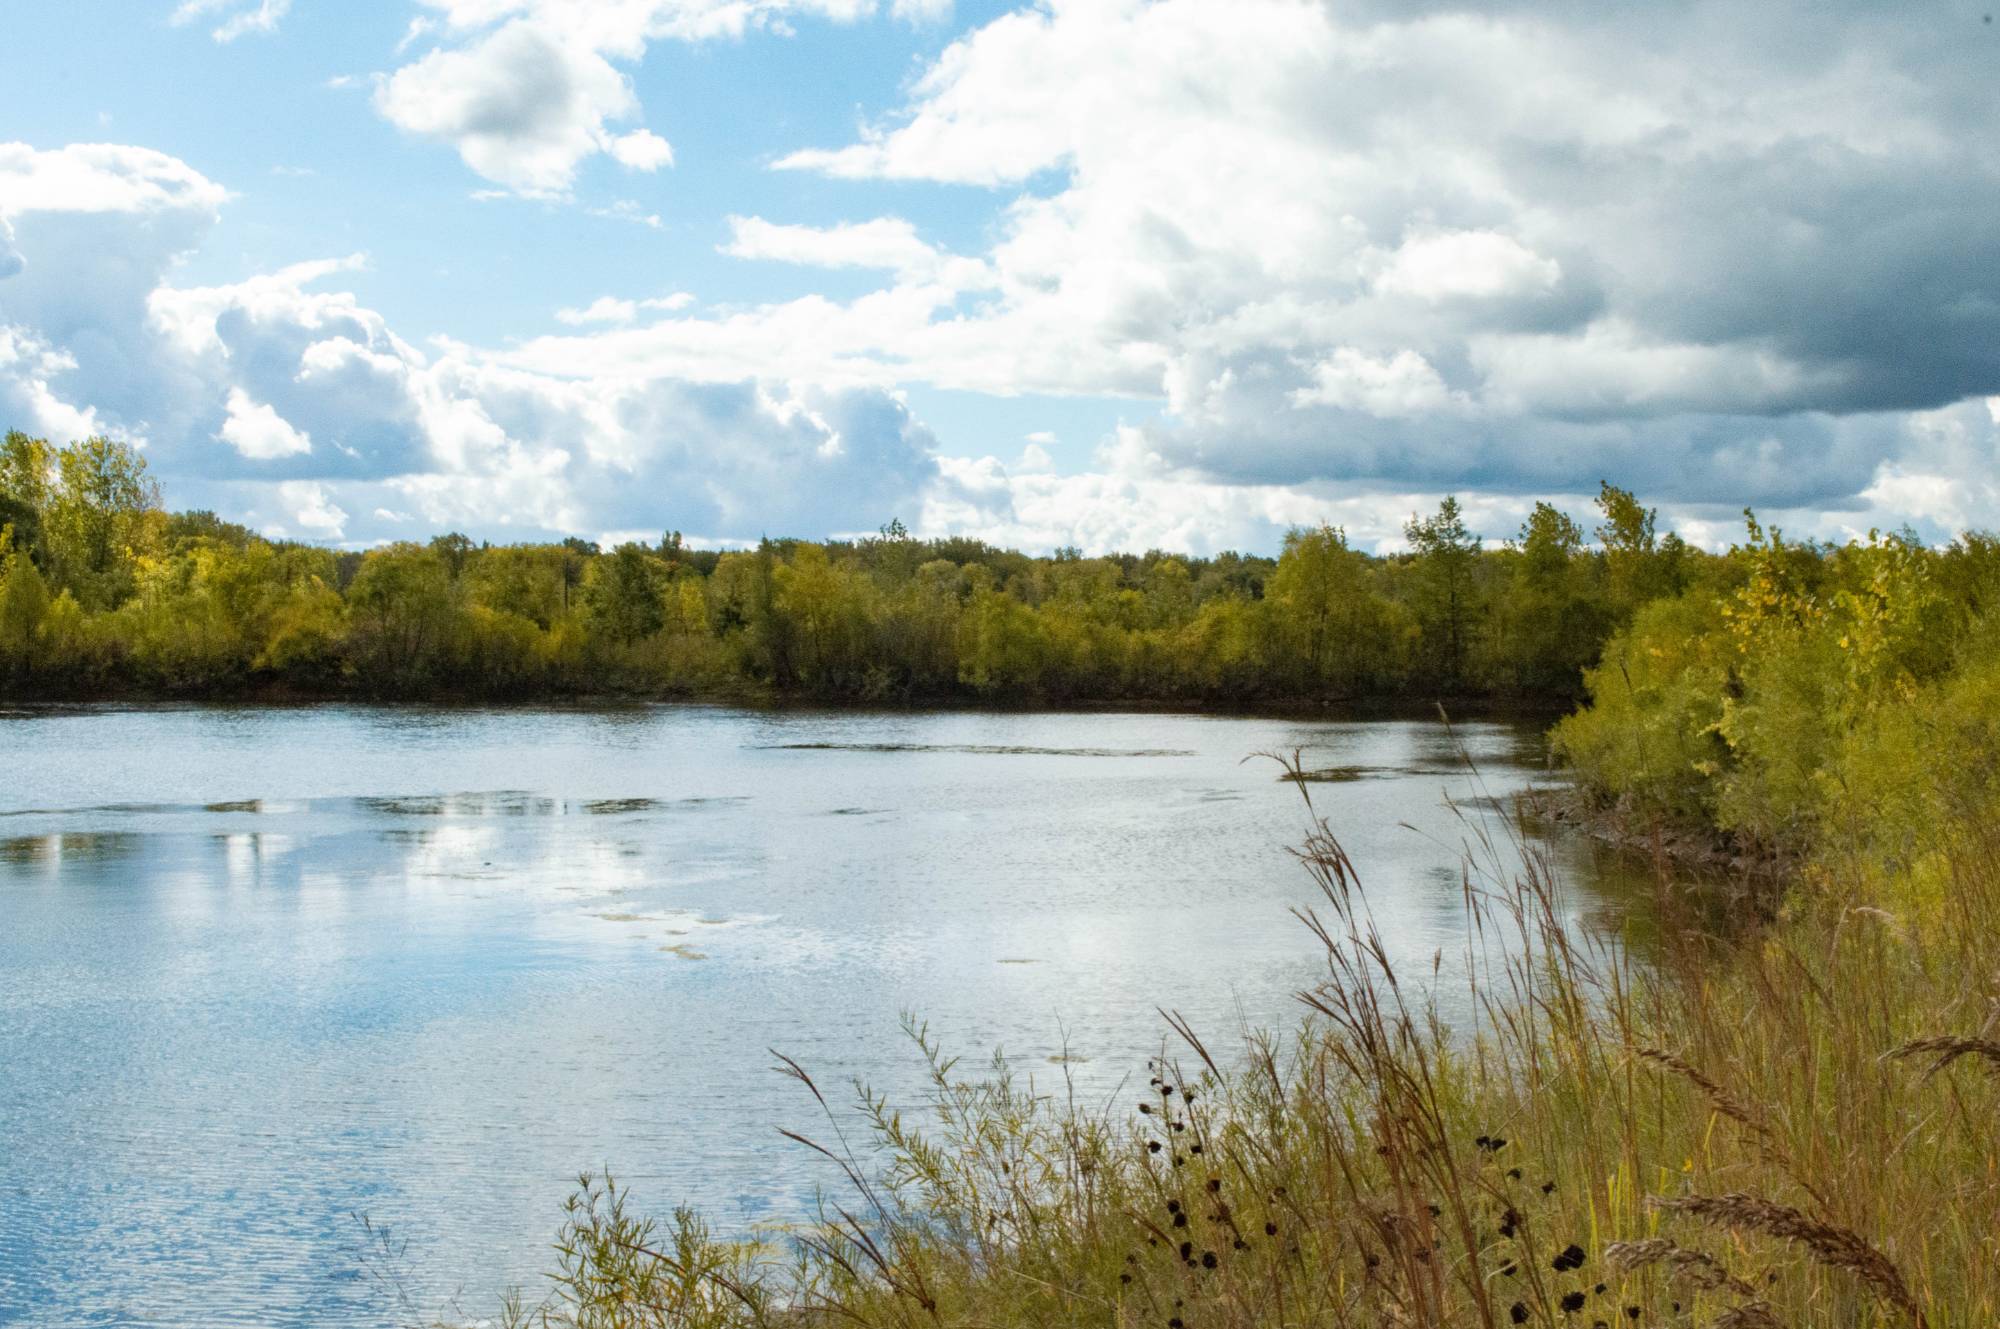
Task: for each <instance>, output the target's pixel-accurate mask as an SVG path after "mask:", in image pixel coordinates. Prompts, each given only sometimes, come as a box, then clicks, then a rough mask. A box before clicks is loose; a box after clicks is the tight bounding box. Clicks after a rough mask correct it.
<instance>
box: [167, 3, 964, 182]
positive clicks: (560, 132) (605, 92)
mask: <svg viewBox="0 0 2000 1329" xmlns="http://www.w3.org/2000/svg"><path fill="white" fill-rule="evenodd" d="M188 2H189V5H190V6H203V7H214V6H219V5H224V4H229V3H232V2H233V0H188ZM286 3H288V0H264V5H265V7H270V6H272V5H274V4H275V5H276V6H277V8H278V11H279V13H282V12H283V8H284V5H285V4H286ZM423 3H424V4H425V6H426V7H427V8H428V9H429V10H430V11H432V12H431V13H429V14H426V15H422V16H419V17H418V18H417V19H415V20H413V21H412V23H411V24H410V26H409V29H408V30H407V32H406V33H405V35H404V38H403V41H402V43H401V45H399V46H398V48H397V50H398V54H401V53H402V52H403V51H404V50H405V49H406V48H409V47H411V46H413V45H416V44H417V43H419V42H423V41H426V40H429V41H432V42H433V43H434V44H433V45H432V47H431V49H430V50H429V51H428V52H426V53H425V54H424V55H422V56H420V57H419V58H417V59H416V60H414V61H412V62H411V63H409V64H406V65H403V66H401V67H400V68H398V69H396V70H394V71H393V72H391V73H389V74H387V75H385V76H383V77H381V78H380V79H378V80H377V83H376V88H375V108H376V110H377V111H378V112H379V113H380V114H381V115H382V116H383V117H384V118H385V119H387V120H388V121H389V122H390V123H391V124H394V125H395V126H397V127H398V128H399V129H402V130H404V131H406V132H408V133H411V134H416V135H418V136H420V137H424V138H430V139H435V140H437V141H439V142H443V143H448V144H450V145H451V146H453V147H455V148H456V149H457V150H458V154H459V156H460V157H461V158H463V159H464V161H465V164H466V165H467V166H469V167H471V168H472V169H473V170H474V171H475V172H477V173H478V174H479V175H481V176H483V177H484V178H486V179H487V180H490V181H492V182H494V183H495V184H497V185H500V186H502V187H503V188H504V189H507V190H510V191H512V192H515V193H518V194H523V195H527V196H529V197H539V198H552V197H561V196H564V195H566V194H567V193H568V192H569V190H570V187H571V185H572V184H573V183H574V181H575V179H576V173H577V171H578V169H579V168H580V166H581V165H582V164H583V162H584V161H585V160H586V159H587V158H590V157H592V156H595V155H598V154H604V155H607V156H609V157H611V158H612V159H613V160H614V161H616V162H618V163H619V164H620V165H622V166H624V167H625V168H626V169H628V170H633V171H658V170H660V169H662V168H664V167H667V166H671V165H673V161H674V152H673V148H672V146H671V145H670V144H669V143H668V141H667V140H666V139H665V138H662V137H661V136H660V135H659V134H657V133H654V132H653V131H652V130H650V129H644V128H635V129H631V130H626V131H623V132H620V131H618V130H615V129H613V128H612V126H614V125H619V124H623V123H626V122H628V121H631V120H634V119H636V118H637V117H638V115H639V113H640V106H639V102H638V98H637V96H636V95H635V94H634V92H633V90H632V84H631V80H630V79H629V78H628V77H627V76H626V74H625V73H624V72H623V70H622V69H621V68H620V67H619V66H620V65H625V64H630V63H633V62H636V61H638V60H640V59H641V58H642V57H643V56H644V55H645V53H646V48H647V47H648V46H649V45H650V44H652V43H654V42H658V41H685V42H695V41H706V40H715V39H724V38H735V37H741V36H743V35H744V34H745V33H746V32H748V31H751V30H755V29H766V30H779V29H781V28H782V27H783V25H784V24H785V21H786V19H787V17H788V16H793V15H813V16H818V17H822V18H827V19H831V20H835V21H839V22H853V21H855V20H857V19H860V18H863V17H865V16H867V15H869V14H872V13H874V12H876V10H877V8H878V6H877V4H876V0H423ZM888 8H889V9H890V10H891V12H893V13H895V14H896V15H898V16H899V17H906V18H934V17H937V16H938V15H939V14H941V13H943V12H948V10H949V4H948V2H947V3H943V4H940V3H938V2H937V0H893V3H892V4H891V5H889V6H888ZM274 21H275V20H274ZM218 36H220V34H219V33H218Z"/></svg>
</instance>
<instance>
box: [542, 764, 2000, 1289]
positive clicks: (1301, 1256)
mask: <svg viewBox="0 0 2000 1329" xmlns="http://www.w3.org/2000/svg"><path fill="white" fill-rule="evenodd" d="M1300 790H1301V793H1302V794H1304V795H1305V796H1306V798H1307V802H1308V806H1310V800H1311V793H1310V789H1309V788H1308V786H1307V784H1306V783H1305V782H1303V781H1302V782H1301V783H1300ZM1312 824H1313V829H1312V831H1311V833H1310V834H1309V835H1308V836H1307V838H1306V839H1305V841H1304V843H1303V844H1302V845H1300V846H1299V848H1298V850H1297V855H1298V859H1299V862H1300V864H1301V867H1302V869H1303V870H1304V871H1305V873H1306V874H1307V875H1308V877H1309V879H1310V880H1311V882H1312V883H1313V885H1314V887H1315V888H1316V891H1317V899H1316V900H1315V903H1314V905H1313V907H1311V908H1309V909H1301V910H1299V911H1298V914H1299V918H1300V921H1301V923H1302V924H1303V926H1304V927H1305V928H1306V929H1307V930H1308V933H1309V935H1310V936H1311V937H1312V938H1313V940H1314V943H1315V944H1316V945H1318V946H1319V947H1320V948H1322V949H1323V951H1324V954H1325V962H1326V971H1325V975H1324V978H1323V980H1322V981H1321V982H1319V983H1318V984H1317V985H1316V986H1314V987H1313V988H1312V989H1311V990H1309V991H1306V992H1303V993H1301V994H1300V1000H1301V1002H1302V1003H1303V1005H1304V1007H1305V1008H1306V1012H1307V1015H1308V1018H1307V1019H1306V1020H1305V1021H1304V1022H1303V1024H1302V1027H1301V1028H1300V1029H1299V1030H1298V1031H1297V1032H1296V1033H1295V1034H1294V1035H1293V1036H1291V1037H1289V1038H1286V1039H1283V1040H1276V1039H1268V1038H1264V1039H1259V1038H1252V1039H1251V1040H1249V1042H1248V1043H1247V1045H1245V1046H1243V1047H1240V1048H1234V1049H1230V1050H1228V1051H1227V1053H1218V1052H1217V1051H1215V1050H1213V1049H1211V1048H1210V1047H1209V1046H1207V1045H1206V1044H1205V1043H1204V1041H1203V1039H1202V1037H1201V1034H1200V1031H1197V1030H1195V1029H1192V1028H1190V1027H1188V1026H1187V1025H1186V1024H1185V1023H1184V1022H1182V1021H1181V1020H1179V1019H1178V1017H1175V1016H1173V1015H1172V1014H1171V1013H1168V1014H1165V1015H1164V1016H1163V1018H1164V1019H1165V1020H1166V1022H1167V1025H1168V1028H1169V1030H1170V1032H1171V1034H1172V1037H1173V1039H1174V1040H1175V1042H1174V1046H1175V1047H1176V1048H1177V1049H1178V1055H1176V1056H1172V1057H1168V1058H1166V1059H1164V1060H1162V1061H1160V1062H1157V1063H1155V1064H1154V1065H1153V1066H1151V1067H1150V1072H1151V1074H1150V1079H1149V1082H1148V1085H1147V1087H1146V1089H1145V1090H1144V1091H1143V1092H1140V1093H1137V1094H1134V1095H1128V1096H1127V1101H1126V1102H1125V1103H1124V1104H1123V1105H1122V1106H1119V1107H1117V1108H1114V1109H1109V1110H1096V1109H1091V1108H1087V1107H1085V1106H1083V1105H1082V1104H1080V1103H1079V1102H1078V1101H1077V1100H1076V1099H1075V1097H1074V1096H1073V1095H1065V1094H1058V1095H1054V1096H1050V1095H1047V1094H1041V1093H1036V1092H1033V1091H1032V1090H1031V1089H1030V1088H1029V1087H1027V1086H1025V1085H1023V1084H1022V1083H1021V1082H1020V1081H1018V1080H1017V1079H1016V1078H1015V1077H1014V1075H1013V1074H1012V1072H1011V1071H1010V1070H1009V1068H1008V1067H1006V1066H1005V1065H1004V1064H995V1065H992V1066H989V1067H984V1068H981V1069H980V1070H979V1071H978V1072H977V1073H971V1072H968V1071H966V1070H964V1069H962V1068H961V1066H960V1064H959V1063H958V1062H956V1061H954V1060H953V1059H951V1058H950V1057H948V1056H947V1055H945V1053H944V1052H943V1051H942V1050H941V1049H940V1048H939V1047H938V1046H937V1045H936V1043H935V1041H934V1040H933V1039H932V1038H931V1036H930V1035H929V1034H928V1032H927V1031H926V1030H924V1029H923V1028H921V1027H920V1026H913V1027H912V1029H911V1031H910V1032H911V1035H912V1037H913V1039H914V1041H915V1043H916V1046H917V1048H918V1050H919V1055H921V1056H923V1057H924V1058H925V1059H926V1060H927V1062H928V1064H929V1067H930V1079H929V1089H928V1093H927V1095H926V1096H925V1100H924V1101H923V1102H921V1103H920V1104H917V1105H914V1106H913V1107H911V1108H910V1109H909V1110H907V1111H899V1110H897V1108H895V1107H894V1106H892V1105H891V1104H889V1103H887V1102H885V1101H883V1100H882V1099H880V1098H879V1097H877V1096H875V1095H873V1094H871V1093H869V1092H867V1091H866V1090H865V1089H863V1090H861V1091H860V1095H859V1101H858V1104H856V1105H853V1106H849V1105H846V1104H835V1103H834V1102H832V1101H830V1100H829V1099H828V1098H827V1097H826V1095H825V1093H824V1092H823V1090H822V1089H821V1087H820V1086H819V1085H817V1084H816V1083H815V1082H814V1080H813V1079H812V1077H811V1075H810V1074H809V1072H808V1071H807V1070H806V1069H805V1068H803V1067H800V1066H798V1065H796V1064H795V1063H792V1062H790V1061H786V1060H783V1059H781V1060H780V1068H781V1069H782V1070H784V1071H785V1073H786V1074H787V1075H788V1076H790V1077H791V1078H792V1079H793V1080H794V1081H796V1082H797V1084H798V1085H799V1086H800V1089H801V1092H802V1093H803V1094H804V1095H805V1098H804V1099H803V1100H802V1101H805V1102H810V1103H813V1104H816V1106H817V1108H818V1110H819V1111H820V1112H821V1113H822V1114H823V1121H822V1125H821V1127H820V1128H819V1129H818V1130H817V1131H815V1132H814V1133H812V1134H805V1133H800V1134H797V1135H794V1136H793V1139H794V1141H795V1142H796V1143H797V1145H798V1147H799V1149H800V1152H801V1155H802V1157H805V1158H816V1159H818V1160H819V1162H820V1163H821V1164H823V1165H824V1166H826V1167H828V1168H830V1169H831V1173H830V1175H831V1177H832V1178H833V1179H834V1182H835V1184H834V1186H833V1187H832V1189H830V1190H829V1191H828V1192H827V1194H826V1196H825V1198H824V1199H823V1201H822V1208H821V1213H820V1217H819V1221H818V1222H817V1223H815V1224H813V1225H810V1226H808V1227H806V1228H803V1229H801V1230H800V1231H799V1232H798V1233H797V1234H796V1236H795V1239H794V1240H792V1241H790V1242H788V1243H785V1244H783V1245H780V1246H769V1245H766V1246H758V1245H744V1244H737V1243H731V1242H726V1241H720V1240H717V1239H715V1238H714V1237H713V1236H712V1235H711V1234H710V1233H709V1231H708V1230H707V1229H706V1228H705V1226H704V1225H703V1223H702V1221H701V1219H700V1218H699V1216H698V1215H695V1214H693V1213H691V1212H688V1211H685V1210H683V1211H679V1212H677V1213H675V1214H674V1215H673V1216H672V1217H671V1218H670V1219H669V1220H667V1221H665V1222H663V1223H656V1222H654V1221H652V1220H649V1219H646V1218H643V1217H640V1216H638V1214H637V1213H636V1212H635V1211H634V1210H633V1209H632V1208H631V1207H630V1203H629V1197H628V1196H627V1194H626V1193H625V1192H624V1191H623V1190H621V1189H620V1188H619V1187H618V1186H617V1185H616V1183H615V1182H614V1181H613V1180H611V1179H610V1178H608V1177H586V1178H584V1179H582V1184H581V1186H580V1188H579V1190H578V1192H577V1194H576V1195H575V1196H574V1197H572V1199H571V1200H570V1202H569V1207H568V1210H567V1212H566V1218H565V1223H564V1226H563V1229H562V1233H561V1236H560V1238H559V1241H558V1245H557V1251H558V1261H559V1268H558V1270H557V1272H556V1275H555V1277H554V1279H553V1281H552V1283H551V1284H550V1286H549V1288H548V1290H547V1294H546V1296H545V1298H544V1299H543V1300H542V1301H541V1302H539V1303H537V1304H534V1305H523V1304H520V1303H518V1302H517V1303H514V1304H512V1305H510V1307H509V1311H508V1315H507V1317H506V1318H507V1320H508V1322H509V1323H511V1324H514V1325H520V1326H525V1325H536V1326H559V1327H564V1329H599V1327H600V1326H602V1327H606V1329H609V1327H611V1326H618V1327H620V1329H623V1327H625V1326H661V1327H666V1326H673V1327H676V1329H681V1327H685V1329H748V1327H751V1326H772V1327H773V1329H794V1327H800V1329H803V1327H806V1326H828V1327H829V1329H830V1327H831V1326H836V1325H844V1326H879V1327H880V1329H891V1327H895V1329H925V1327H930V1329H1013V1327H1016V1326H1018V1327H1020V1329H1028V1327H1029V1326H1035V1327H1037V1329H1039V1327H1041V1326H1093V1327H1103V1329H1125V1327H1126V1326H1134V1327H1136V1326H1148V1327H1153V1326H1157V1327H1159V1329H1198V1327H1199V1329H1211V1327H1212V1329H1253V1327H1254V1329H1280V1327H1284V1329H1291V1327H1293V1326H1297V1327H1299V1329H1306V1327H1309V1326H1310V1327H1314V1329H1317V1327H1320V1326H1325V1327H1327V1329H1336V1327H1344V1326H1354V1327H1355V1329H1360V1327H1361V1326H1371V1327H1372V1326H1461V1325H1465V1326H1509V1325H1517V1324H1527V1325H1536V1326H1543V1327H1544V1329H1557V1327H1559V1326H1560V1327H1562V1329H1569V1327H1570V1326H1577V1327H1578V1329H1596V1327H1598V1326H1612V1325H1635V1324H1636V1325H1650V1326H1665V1325H1674V1326H1681V1325H1686V1326H1696V1325H1700V1326H1717V1327H1718V1329H1726V1327H1729V1326H1735V1327H1736V1329H1765V1327H1768V1326H1814V1327H1818V1326H1853V1327H1856V1329H1862V1327H1866V1326H1876V1325H1883V1326H1888V1325H1917V1326H1929V1327H1930V1329H1948V1327H1955V1326H1989V1325H1993V1324H1996V1323H2000V1076H1996V1074H1995V1073H1994V1072H1995V1071H2000V1041H1996V1030H2000V1001H1996V993H2000V828H1996V827H1995V826H1994V824H1993V823H1992V821H1991V820H1988V819H1977V818H1966V819H1963V820H1961V821H1955V822H1953V823H1951V824H1941V825H1935V826H1929V827H1924V828H1921V832H1922V835H1923V838H1924V839H1925V841H1926V845H1925V853H1926V854H1927V855H1928V857H1927V860H1926V861H1927V863H1928V864H1929V869H1930V870H1931V871H1934V872H1938V873H1942V874H1943V876H1944V878H1945V879H1946V880H1948V881H1949V883H1950V888H1949V889H1948V890H1945V891H1942V892H1934V893H1932V894H1931V895H1930V896H1929V897H1927V898H1929V899H1931V900H1932V901H1934V902H1933V903H1931V904H1927V905H1926V907H1925V908H1924V909H1923V910H1922V911H1920V912H1919V911H1916V910H1914V909H1904V910H1903V911H1902V912H1898V910H1897V909H1896V908H1892V907H1890V903H1891V902H1893V901H1896V900H1898V899H1900V898H1901V897H1899V896H1898V895H1897V894H1895V893H1894V892H1893V891H1892V890H1890V889H1888V885H1893V883H1889V884H1888V885H1885V883H1884V882H1883V880H1882V879H1881V877H1880V875H1879V874H1878V873H1874V872H1871V871H1868V870H1864V869H1863V868H1862V867H1861V866H1859V865H1851V866H1846V867H1844V866H1842V865H1841V864H1838V863H1830V862H1822V863H1819V864H1817V865H1815V866H1814V867H1813V868H1811V869H1810V870H1809V871H1808V872H1807V873H1806V874H1805V875H1804V876H1803V877H1802V878H1801V879H1800V880H1799V881H1798V882H1796V883H1795V884H1794V888H1793V890H1792V891H1791V892H1790V894H1789V895H1788V897H1787V902H1786V904H1785V906H1784V907H1783V908H1782V909H1781V910H1779V911H1778V913H1777V916H1776V918H1775V920H1773V921H1769V922H1767V923H1764V924H1760V925H1759V926H1758V928H1757V930H1756V931H1755V932H1754V933H1752V934H1750V935H1747V936H1736V937H1729V938H1718V937H1715V936H1712V935H1710V934H1709V933H1708V932H1707V931H1706V930H1705V929H1704V926H1703V924H1702V920H1703V919H1704V918H1705V917H1708V916H1709V915H1708V914H1705V913H1704V912H1703V911H1701V910H1699V909H1697V908H1695V907H1694V903H1693V902H1691V901H1690V900H1688V899H1686V898H1685V897H1684V895H1683V893H1682V892H1681V891H1680V890H1679V889H1677V888H1676V887H1674V886H1673V885H1672V884H1671V883H1670V882H1669V881H1667V880H1666V879H1665V876H1664V874H1663V876H1662V882H1661V885H1660V887H1659V898H1658V902H1657V909H1658V911H1659V914H1660V924H1661V927H1660V931H1661V934H1662V935H1663V937H1665V938H1666V940H1665V941H1664V942H1663V943H1662V944H1661V946H1660V948H1659V952H1658V954H1657V955H1649V956H1648V957H1647V963H1646V964H1645V965H1644V966H1643V967H1642V966H1640V965H1638V964H1637V963H1636V962H1635V961H1633V960H1632V959H1631V958H1630V957H1629V956H1628V955H1627V954H1626V953H1625V952H1623V951H1622V950H1621V949H1620V948H1619V947H1617V946H1616V945H1615V944H1613V943H1612V942H1610V941H1608V940H1606V939H1604V938H1601V937H1596V936H1592V935H1588V934H1586V933H1585V932H1583V931H1582V930H1580V929H1579V928H1578V927H1576V926H1574V925H1573V924H1572V922H1571V918H1572V913H1571V910H1570V908H1569V904H1568V902H1567V900H1566V898H1565V892H1564V887H1563V884H1562V883H1561V882H1560V881H1558V880H1557V879H1556V877H1555V874H1554V873H1553V871H1552V870H1551V868H1550V863H1549V859H1548V857H1547V856H1546V855H1545V854H1543V853H1541V852H1540V851H1539V850H1538V849H1537V848H1536V846H1535V843H1534V842H1533V841H1532V840H1529V839H1526V838H1525V837H1522V836H1521V835H1520V834H1519V832H1518V831H1517V830H1516V829H1515V828H1513V827H1511V826H1506V825H1502V826H1499V827H1497V828H1495V827H1493V826H1491V825H1490V824H1489V825H1487V826H1484V827H1482V826H1480V825H1478V824H1476V823H1471V822H1469V823H1468V825H1469V835H1468V852H1467V856H1466V864H1465V871H1464V875H1463V879H1462V889H1463V892H1464V896H1465V901H1466V905H1467V907H1468V911H1469V914H1470V917H1471V920H1472V922H1471V928H1470V931H1469V938H1468V956H1467V959H1468V964H1467V971H1468V972H1469V973H1470V974H1471V979H1470V983H1471V991H1470V1002H1469V1007H1470V1009H1471V1011H1472V1012H1473V1015H1472V1017H1471V1018H1470V1020H1469V1021H1462V1022H1461V1024H1460V1026H1459V1027H1456V1028H1453V1027H1448V1026H1447V1024H1446V1021H1445V1018H1444V1016H1443V1014H1442V1010H1443V1007H1441V1006H1440V1005H1439V1004H1438V1002H1437V1001H1436V996H1437V993H1436V991H1435V989H1434V987H1433V986H1432V985H1433V984H1435V983H1436V982H1439V981H1442V980H1441V978H1440V974H1441V972H1442V971H1441V970H1439V971H1426V972H1425V973H1422V974H1405V973H1399V972H1397V970H1396V968H1395V967H1394V965H1393V964H1392V963H1391V961H1390V960H1389V958H1388V950H1387V948H1386V947H1385V946H1384V945H1383V943H1382V939H1381V938H1380V937H1379V935H1378V934H1377V932H1376V930H1375V924H1374V921H1373V918H1372V915H1371V912H1370V909H1369V904H1368V896H1367V891H1366V888H1365V885H1364V881H1363V875H1362V873H1361V872H1360V871H1359V870H1358V869H1357V867H1356V865H1355V864H1354V863H1352V862H1351V861H1350V860H1349V859H1348V857H1347V855H1346V853H1345V852H1344V851H1343V850H1342V848H1341V846H1340V843H1339V840H1338V838H1337V835H1336V831H1335V829H1334V828H1333V827H1332V826H1330V825H1328V824H1327V823H1326V822H1325V821H1324V820H1318V819H1317V817H1315V820H1314V821H1313V823H1312ZM1454 1009H1457V1007H1454ZM850 1127H851V1128H852V1129H853V1136H852V1137H850V1134H849V1130H850Z"/></svg>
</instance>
